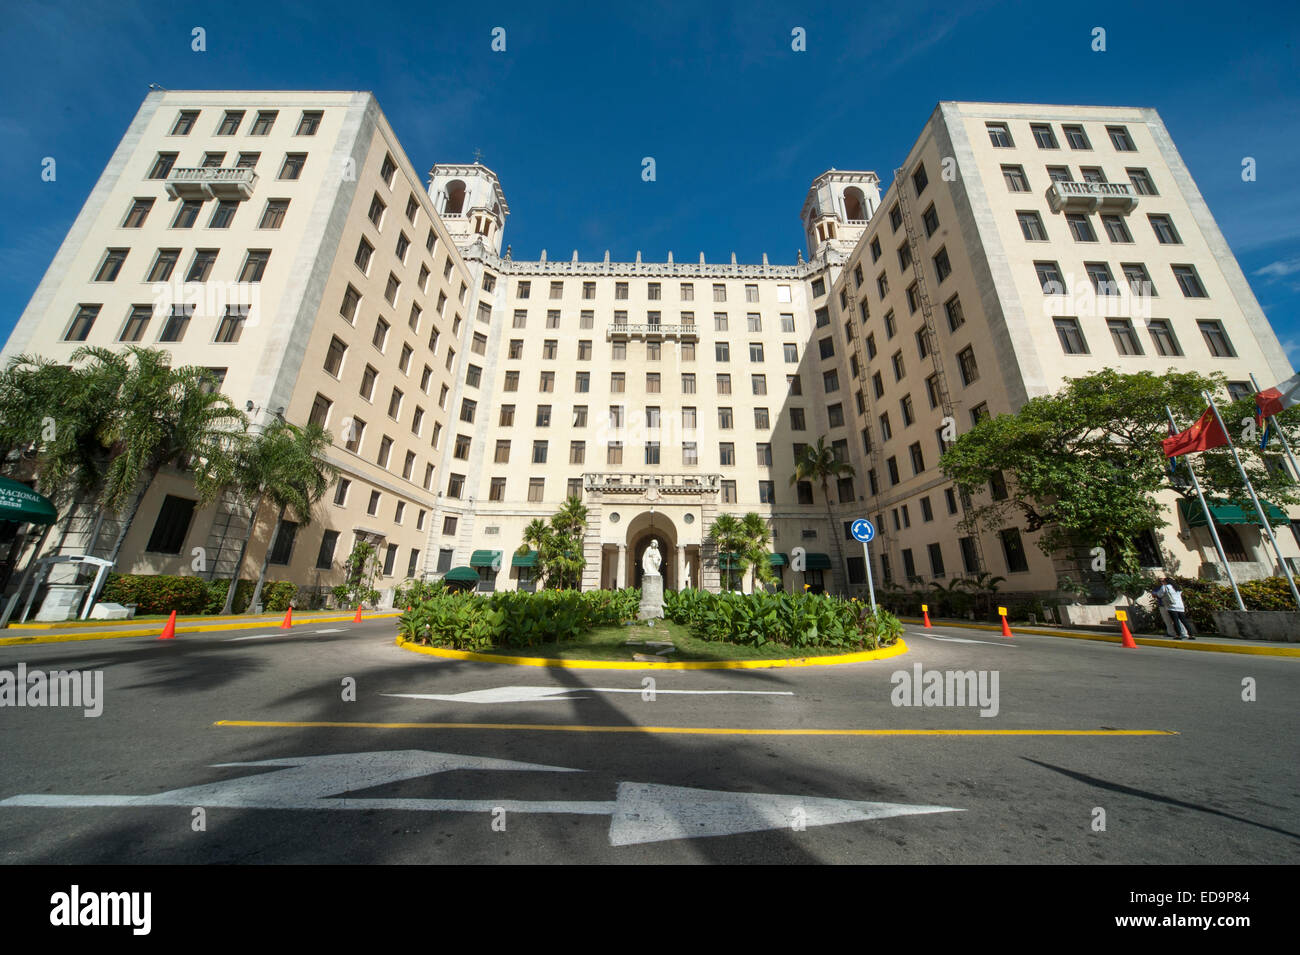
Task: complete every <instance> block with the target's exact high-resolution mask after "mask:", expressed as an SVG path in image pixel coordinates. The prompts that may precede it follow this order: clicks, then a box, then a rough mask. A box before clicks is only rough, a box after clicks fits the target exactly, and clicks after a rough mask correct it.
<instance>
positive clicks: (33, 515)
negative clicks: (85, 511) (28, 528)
mask: <svg viewBox="0 0 1300 955" xmlns="http://www.w3.org/2000/svg"><path fill="white" fill-rule="evenodd" d="M58 519H59V514H58V512H57V511H56V510H55V509H54V505H53V504H51V503H50V500H49V498H47V497H45V496H44V495H41V494H37V493H36V492H35V491H33V490H32V489H31V488H29V487H28V486H27V485H26V484H19V483H18V482H17V481H11V480H9V478H0V521H17V522H19V523H24V522H26V523H28V524H53V523H54V522H55V521H57V520H58Z"/></svg>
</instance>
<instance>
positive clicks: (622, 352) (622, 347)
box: [610, 342, 627, 361]
mask: <svg viewBox="0 0 1300 955" xmlns="http://www.w3.org/2000/svg"><path fill="white" fill-rule="evenodd" d="M610 357H611V358H612V359H613V360H614V361H626V360H627V342H614V344H613V347H612V348H611V349H610Z"/></svg>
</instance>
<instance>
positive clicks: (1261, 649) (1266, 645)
mask: <svg viewBox="0 0 1300 955" xmlns="http://www.w3.org/2000/svg"><path fill="white" fill-rule="evenodd" d="M898 619H899V620H901V621H902V622H903V623H905V624H908V625H910V626H913V627H922V626H924V621H923V620H922V619H921V618H920V617H899V618H898ZM930 622H931V623H932V624H933V625H934V626H936V627H955V628H960V629H963V630H982V631H984V632H986V633H995V634H1001V633H1002V625H1001V624H997V623H995V624H988V623H971V622H970V621H968V620H946V619H945V620H940V619H937V618H935V617H931V618H930ZM1010 627H1011V633H1012V634H1013V636H1014V635H1015V634H1021V633H1023V634H1033V635H1035V636H1040V637H1065V638H1067V639H1072V640H1097V641H1100V642H1102V643H1120V642H1122V639H1123V638H1122V637H1121V636H1120V634H1119V633H1117V632H1116V631H1114V630H1109V629H1106V628H1103V627H1052V626H1041V625H1036V626H1032V627H1031V626H1025V625H1016V624H1010ZM1133 640H1134V642H1135V643H1137V645H1138V646H1139V647H1167V648H1169V649H1172V650H1200V651H1209V652H1213V653H1247V654H1255V655H1258V656H1275V657H1300V644H1294V643H1277V642H1270V641H1267V640H1241V639H1238V638H1237V637H1225V636H1222V635H1220V634H1217V633H1211V634H1204V635H1198V636H1197V638H1196V639H1195V640H1174V639H1172V638H1170V637H1143V636H1138V635H1137V634H1134V635H1133Z"/></svg>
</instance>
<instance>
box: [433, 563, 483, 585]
mask: <svg viewBox="0 0 1300 955" xmlns="http://www.w3.org/2000/svg"><path fill="white" fill-rule="evenodd" d="M442 579H443V580H448V581H451V582H452V583H456V584H477V583H478V571H477V570H475V569H474V568H473V567H453V568H452V569H451V570H449V571H447V572H446V573H445V574H443V575H442Z"/></svg>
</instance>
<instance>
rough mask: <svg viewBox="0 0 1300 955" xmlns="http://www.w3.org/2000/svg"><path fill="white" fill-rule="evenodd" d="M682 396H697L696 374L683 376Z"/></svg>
mask: <svg viewBox="0 0 1300 955" xmlns="http://www.w3.org/2000/svg"><path fill="white" fill-rule="evenodd" d="M682 394H684V395H693V394H695V375H694V374H692V373H687V374H683V375H682Z"/></svg>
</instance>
